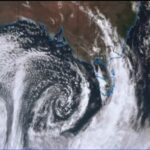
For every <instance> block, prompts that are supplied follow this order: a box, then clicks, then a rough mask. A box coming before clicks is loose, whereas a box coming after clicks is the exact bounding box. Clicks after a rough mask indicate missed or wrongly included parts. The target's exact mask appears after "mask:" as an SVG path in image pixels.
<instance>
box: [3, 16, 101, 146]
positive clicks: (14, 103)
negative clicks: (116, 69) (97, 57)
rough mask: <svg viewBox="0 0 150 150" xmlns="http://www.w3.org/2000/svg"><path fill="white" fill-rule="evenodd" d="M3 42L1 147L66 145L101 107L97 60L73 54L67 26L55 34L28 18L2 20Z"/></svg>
mask: <svg viewBox="0 0 150 150" xmlns="http://www.w3.org/2000/svg"><path fill="white" fill-rule="evenodd" d="M0 45H1V46H0V49H1V53H0V59H1V61H0V68H1V72H0V86H1V89H0V93H1V99H2V100H1V101H2V104H5V115H6V114H7V115H6V116H7V117H6V119H5V121H4V124H6V128H5V130H3V131H5V132H3V133H2V134H3V137H4V138H3V139H4V140H3V141H2V143H0V144H1V145H0V147H2V148H24V147H25V148H37V147H38V148H39V147H40V146H41V147H42V148H43V147H45V148H47V147H48V148H51V147H52V148H54V147H57V148H58V147H60V148H63V147H66V144H67V140H66V139H67V138H68V137H69V136H75V135H76V134H77V133H78V132H79V131H80V130H83V129H85V128H86V126H88V122H89V121H90V119H91V117H92V116H93V115H94V114H95V113H96V112H97V111H98V110H99V109H100V107H101V97H100V90H99V84H98V81H97V79H96V76H95V74H94V70H93V67H92V65H90V64H88V63H87V62H84V61H82V60H78V59H77V58H76V57H75V56H74V54H73V49H72V48H71V46H70V45H69V43H68V41H67V40H66V39H65V37H64V32H63V28H62V27H61V28H60V29H59V31H58V32H57V33H56V34H55V36H53V37H52V36H50V34H49V33H48V31H47V29H46V27H45V26H44V25H43V24H41V23H36V22H34V21H32V20H29V19H25V18H24V19H20V20H18V21H16V22H14V23H12V24H8V25H3V26H0ZM66 135H67V137H66ZM45 139H46V140H45ZM53 139H55V142H52V140H53ZM57 140H58V141H60V140H61V141H62V142H57ZM49 141H50V142H49ZM64 141H65V142H64ZM64 143H65V144H64Z"/></svg>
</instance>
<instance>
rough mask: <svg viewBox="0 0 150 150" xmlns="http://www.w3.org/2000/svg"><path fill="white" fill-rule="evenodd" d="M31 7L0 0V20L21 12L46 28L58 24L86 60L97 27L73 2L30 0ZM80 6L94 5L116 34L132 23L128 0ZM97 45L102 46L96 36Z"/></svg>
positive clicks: (53, 30)
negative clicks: (115, 29)
mask: <svg viewBox="0 0 150 150" xmlns="http://www.w3.org/2000/svg"><path fill="white" fill-rule="evenodd" d="M29 3H30V6H31V7H28V4H27V3H26V2H25V1H20V2H19V1H13V2H12V1H6V2H4V1H1V2H0V24H3V23H10V22H13V21H15V20H17V19H18V18H20V17H21V16H23V17H27V18H31V19H33V20H35V21H38V22H42V23H44V24H46V26H47V28H48V29H49V31H50V32H56V31H57V30H58V28H59V27H60V26H61V25H62V26H63V27H64V29H65V35H66V37H67V39H68V40H69V42H70V43H71V45H72V47H73V48H74V50H76V51H77V53H78V55H79V56H81V57H82V58H84V59H86V60H90V59H91V57H90V56H89V54H88V53H89V52H90V49H92V47H91V45H92V43H94V39H95V37H96V36H97V32H96V30H97V27H96V25H95V24H94V23H90V22H89V19H88V17H87V15H86V14H85V13H83V12H82V11H81V10H80V9H79V6H78V5H76V4H75V3H73V2H61V1H59V2H48V1H37V2H36V1H32V2H29ZM77 3H80V5H82V6H83V7H87V6H88V7H89V8H91V9H92V10H93V12H94V11H95V10H96V8H98V9H99V10H100V12H102V13H103V14H104V15H105V16H106V17H107V18H109V19H110V21H111V23H112V24H113V25H114V26H116V27H117V29H118V32H119V34H120V35H121V36H122V37H124V36H125V35H126V32H127V29H128V27H129V26H130V25H131V24H132V22H133V20H134V17H135V14H134V13H133V12H132V10H131V2H128V1H122V2H119V1H113V2H112V1H107V2H106V1H100V2H98V1H82V2H77ZM99 46H103V43H102V41H101V40H99Z"/></svg>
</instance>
